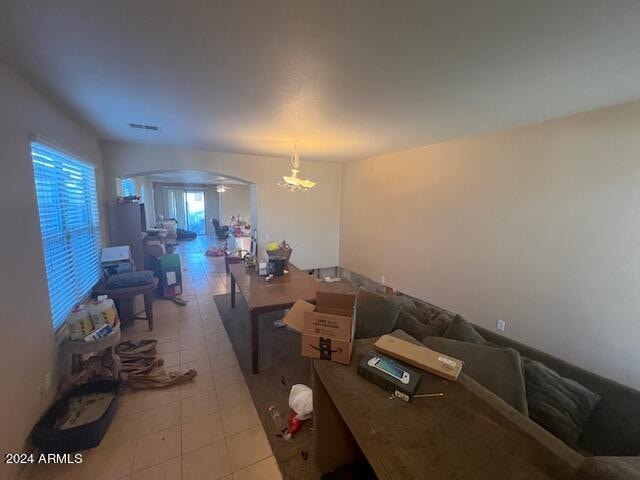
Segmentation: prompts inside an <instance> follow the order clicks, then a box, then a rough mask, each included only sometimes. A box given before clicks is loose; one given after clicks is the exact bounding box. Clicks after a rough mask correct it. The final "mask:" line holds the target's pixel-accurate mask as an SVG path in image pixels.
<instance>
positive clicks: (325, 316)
mask: <svg viewBox="0 0 640 480" xmlns="http://www.w3.org/2000/svg"><path fill="white" fill-rule="evenodd" d="M355 318H356V316H355V295H351V294H344V293H331V292H317V293H316V304H315V305H313V304H312V303H309V302H305V301H304V300H298V301H297V302H296V303H295V304H294V305H293V307H291V309H290V310H289V313H287V315H286V316H285V317H284V319H283V321H284V323H285V324H286V325H288V326H289V327H291V328H293V329H294V330H297V331H298V332H300V333H301V334H302V338H301V353H302V356H304V357H309V358H322V359H326V360H332V361H334V362H338V363H343V364H345V365H348V364H349V363H350V361H351V351H352V348H353V335H354V333H355Z"/></svg>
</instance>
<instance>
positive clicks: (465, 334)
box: [442, 315, 487, 345]
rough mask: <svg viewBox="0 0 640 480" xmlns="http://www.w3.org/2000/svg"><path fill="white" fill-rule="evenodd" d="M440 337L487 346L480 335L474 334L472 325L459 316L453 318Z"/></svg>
mask: <svg viewBox="0 0 640 480" xmlns="http://www.w3.org/2000/svg"><path fill="white" fill-rule="evenodd" d="M442 336H443V337H445V338H451V339H452V340H460V341H461V342H469V343H477V344H479V345H486V344H487V341H486V340H485V339H484V337H483V336H482V335H480V334H479V333H478V332H476V330H475V328H473V325H471V324H470V323H469V322H467V320H465V318H464V317H462V316H460V315H456V316H455V318H454V319H453V321H452V322H451V323H450V324H449V326H448V327H447V329H446V330H445V331H444V333H443V334H442Z"/></svg>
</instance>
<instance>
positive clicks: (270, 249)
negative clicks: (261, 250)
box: [266, 242, 280, 252]
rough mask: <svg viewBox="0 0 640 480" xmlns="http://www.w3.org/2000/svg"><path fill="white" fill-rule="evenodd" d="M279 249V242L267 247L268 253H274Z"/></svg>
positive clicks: (268, 244)
mask: <svg viewBox="0 0 640 480" xmlns="http://www.w3.org/2000/svg"><path fill="white" fill-rule="evenodd" d="M279 248H280V244H279V243H278V242H269V243H267V246H266V249H267V252H272V251H274V250H278V249H279Z"/></svg>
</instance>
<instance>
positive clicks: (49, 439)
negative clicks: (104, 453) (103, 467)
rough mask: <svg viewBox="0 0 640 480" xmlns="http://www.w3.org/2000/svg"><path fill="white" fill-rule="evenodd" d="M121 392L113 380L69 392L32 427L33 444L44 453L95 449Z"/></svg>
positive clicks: (110, 418) (87, 385)
mask: <svg viewBox="0 0 640 480" xmlns="http://www.w3.org/2000/svg"><path fill="white" fill-rule="evenodd" d="M120 389H121V386H120V383H119V382H117V381H116V380H103V381H97V382H91V383H86V384H84V385H81V386H79V387H75V388H72V389H71V390H68V391H67V392H66V393H65V394H63V395H62V397H60V398H59V399H58V400H57V401H56V402H55V403H54V404H53V405H52V406H51V408H49V410H47V412H46V413H45V414H44V416H43V417H42V418H41V419H40V420H39V421H38V423H37V424H36V425H35V427H34V428H33V430H32V432H31V440H32V442H33V444H34V445H35V446H36V447H38V448H39V449H40V451H41V452H43V453H69V452H75V451H78V450H85V449H87V448H92V447H95V446H97V445H98V444H99V443H100V441H101V440H102V437H103V436H104V434H105V432H106V431H107V429H108V428H109V425H110V424H111V420H112V419H113V416H114V415H115V412H116V408H117V403H118V396H119V394H120Z"/></svg>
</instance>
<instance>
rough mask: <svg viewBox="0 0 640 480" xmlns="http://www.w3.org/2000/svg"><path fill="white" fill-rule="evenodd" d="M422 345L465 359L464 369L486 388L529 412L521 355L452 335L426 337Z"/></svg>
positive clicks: (513, 351) (510, 350)
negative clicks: (459, 338) (455, 338)
mask: <svg viewBox="0 0 640 480" xmlns="http://www.w3.org/2000/svg"><path fill="white" fill-rule="evenodd" d="M422 344H423V345H425V346H426V347H428V348H430V349H432V350H435V351H436V352H440V353H444V354H445V355H451V356H452V357H454V358H457V359H458V360H462V361H463V362H464V367H463V368H462V371H463V372H464V373H466V374H467V375H469V376H470V377H471V378H473V379H474V380H475V381H476V382H478V383H479V384H480V385H482V386H483V387H484V388H486V389H487V390H489V391H490V392H492V393H493V394H495V395H497V396H498V397H500V398H501V399H502V400H504V401H505V402H507V403H508V404H509V405H511V406H512V407H513V408H515V409H516V410H518V411H519V412H521V413H523V414H525V415H527V396H526V389H525V379H524V373H523V369H522V359H521V357H520V354H519V353H518V352H516V351H515V350H513V349H512V348H496V347H490V346H487V345H479V344H474V343H468V342H461V341H458V340H453V339H450V338H442V337H426V338H425V339H424V340H422Z"/></svg>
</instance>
